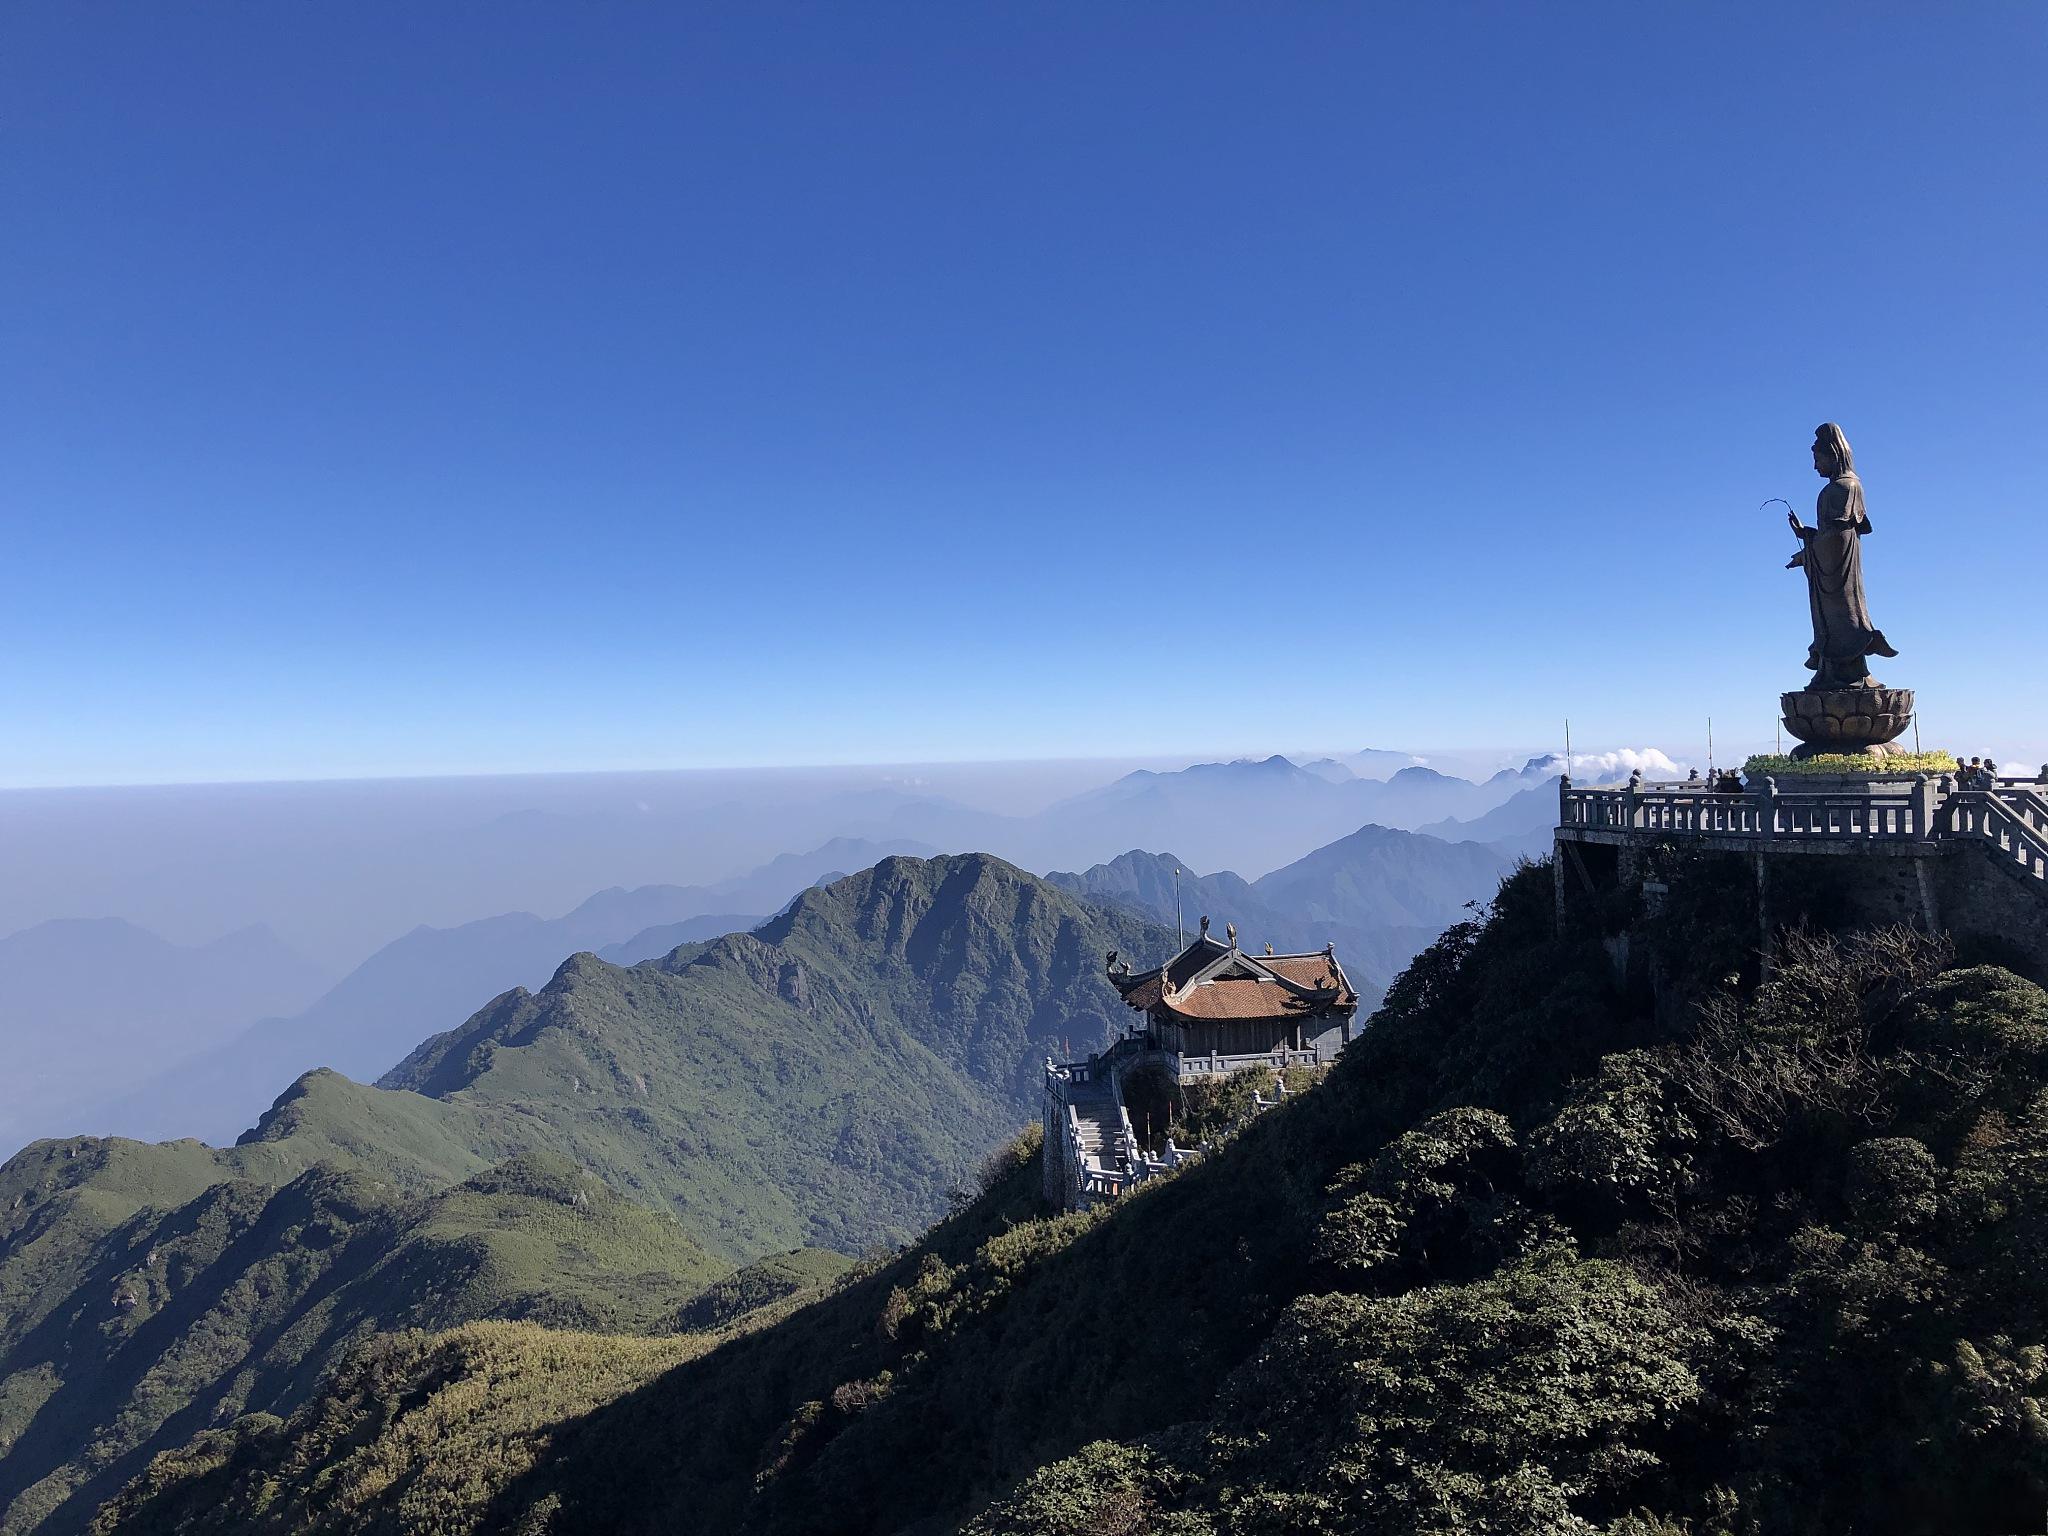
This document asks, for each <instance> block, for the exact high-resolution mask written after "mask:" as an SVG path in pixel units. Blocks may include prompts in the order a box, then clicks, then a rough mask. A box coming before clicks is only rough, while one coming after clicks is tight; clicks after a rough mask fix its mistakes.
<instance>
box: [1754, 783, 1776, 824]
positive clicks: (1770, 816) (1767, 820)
mask: <svg viewBox="0 0 2048 1536" xmlns="http://www.w3.org/2000/svg"><path fill="white" fill-rule="evenodd" d="M1756 816H1757V830H1758V831H1759V832H1761V833H1762V834H1763V835H1764V836H1765V837H1770V836H1772V835H1774V834H1775V833H1776V832H1777V830H1778V781H1777V779H1776V778H1775V777H1773V776H1772V775H1771V774H1768V773H1766V774H1762V775H1760V776H1759V782H1758V784H1757V795H1756Z"/></svg>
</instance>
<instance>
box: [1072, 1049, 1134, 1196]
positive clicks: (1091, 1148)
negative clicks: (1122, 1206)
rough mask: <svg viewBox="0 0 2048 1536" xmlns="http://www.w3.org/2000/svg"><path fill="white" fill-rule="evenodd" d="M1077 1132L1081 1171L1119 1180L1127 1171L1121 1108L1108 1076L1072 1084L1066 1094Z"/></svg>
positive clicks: (1106, 1178)
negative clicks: (1123, 1146) (1079, 1142)
mask: <svg viewBox="0 0 2048 1536" xmlns="http://www.w3.org/2000/svg"><path fill="white" fill-rule="evenodd" d="M1067 1104H1068V1106H1069V1107H1070V1108H1071V1109H1072V1110H1073V1112H1074V1124H1075V1127H1076V1128H1077V1129H1078V1130H1079V1132H1080V1137H1081V1155H1082V1168H1083V1169H1084V1170H1085V1172H1086V1173H1089V1174H1096V1175H1100V1176H1102V1178H1103V1179H1104V1180H1114V1181H1121V1179H1122V1178H1123V1175H1124V1173H1125V1171H1126V1169H1125V1164H1124V1156H1123V1151H1122V1145H1121V1143H1122V1136H1123V1106H1122V1105H1121V1103H1120V1102H1119V1101H1118V1099H1117V1096H1116V1089H1115V1087H1114V1085H1113V1084H1112V1082H1111V1080H1110V1078H1109V1075H1108V1074H1107V1073H1105V1074H1103V1076H1102V1077H1100V1078H1099V1079H1097V1080H1095V1081H1093V1082H1086V1083H1075V1084H1074V1085H1073V1086H1072V1088H1070V1089H1069V1090H1068V1093H1067ZM1090 1182H1095V1181H1092V1180H1091V1181H1090Z"/></svg>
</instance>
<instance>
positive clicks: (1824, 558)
mask: <svg viewBox="0 0 2048 1536" xmlns="http://www.w3.org/2000/svg"><path fill="white" fill-rule="evenodd" d="M1813 467H1814V468H1815V469H1816V470H1817V471H1819V473H1820V474H1821V476H1822V477H1823V478H1824V479H1825V480H1826V481H1827V484H1826V485H1824V486H1822V487H1821V492H1820V498H1819V500H1817V501H1816V502H1815V503H1814V508H1813V520H1814V522H1815V524H1816V525H1817V526H1815V527H1812V528H1808V527H1806V526H1805V525H1804V524H1802V523H1801V522H1800V521H1799V514H1798V513H1796V512H1788V513H1786V514H1785V516H1786V517H1787V518H1788V519H1789V520H1790V522H1791V524H1792V531H1793V532H1794V533H1796V534H1797V535H1798V536H1799V541H1800V544H1801V546H1802V547H1801V548H1800V551H1799V553H1798V554H1796V555H1794V556H1793V557H1792V558H1791V559H1790V560H1788V561H1787V562H1786V568H1787V569H1790V568H1791V567H1793V566H1804V567H1805V568H1806V595H1807V600H1808V603H1809V606H1810V607H1811V608H1812V610H1813V647H1812V649H1810V650H1809V651H1808V652H1807V653H1806V665H1807V667H1808V668H1809V669H1810V670H1811V671H1812V672H1813V674H1814V676H1813V681H1812V682H1811V683H1809V684H1807V688H1808V690H1809V691H1810V692H1818V691H1823V690H1826V689H1832V688H1877V687H1881V686H1882V685H1881V684H1880V683H1878V682H1877V680H1876V679H1875V678H1873V677H1872V676H1871V675H1870V667H1869V664H1868V661H1867V658H1869V657H1872V656H1896V655H1898V654H1899V653H1898V652H1897V651H1895V650H1893V649H1892V647H1891V643H1890V642H1889V641H1887V640H1886V639H1885V637H1884V631H1883V630H1881V629H1879V628H1878V627H1877V626H1876V625H1875V624H1873V623H1871V622H1870V609H1869V606H1868V605H1867V604H1866V603H1865V601H1864V598H1863V535H1865V534H1866V533H1868V532H1870V519H1869V518H1868V517H1867V516H1865V515H1864V511H1863V482H1862V481H1861V480H1858V479H1857V478H1856V462H1855V460H1854V459H1853V458H1852V457H1851V456H1850V453H1849V440H1848V438H1846V437H1844V436H1843V435H1842V429H1841V428H1840V427H1838V426H1836V425H1835V424H1834V423H1833V422H1831V421H1830V422H1825V423H1823V424H1822V425H1821V426H1820V428H1819V429H1818V430H1816V431H1815V433H1814V435H1813Z"/></svg>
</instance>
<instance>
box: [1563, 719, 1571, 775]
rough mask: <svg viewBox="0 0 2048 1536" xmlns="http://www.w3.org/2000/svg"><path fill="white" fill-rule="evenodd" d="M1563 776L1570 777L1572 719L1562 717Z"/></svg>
mask: <svg viewBox="0 0 2048 1536" xmlns="http://www.w3.org/2000/svg"><path fill="white" fill-rule="evenodd" d="M1564 776H1565V777H1566V778H1570V777H1571V776H1572V717H1571V716H1570V715H1566V716H1565V717H1564Z"/></svg>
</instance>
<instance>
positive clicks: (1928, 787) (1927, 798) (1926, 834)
mask: <svg viewBox="0 0 2048 1536" xmlns="http://www.w3.org/2000/svg"><path fill="white" fill-rule="evenodd" d="M1934 805H1935V801H1934V780H1933V779H1932V778H1931V777H1930V776H1928V775H1927V774H1924V773H1923V774H1920V775H1918V776H1917V777H1915V778H1914V780H1913V831H1914V835H1915V836H1916V837H1919V838H1921V839H1923V840H1924V839H1927V838H1930V837H1932V836H1934Z"/></svg>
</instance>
